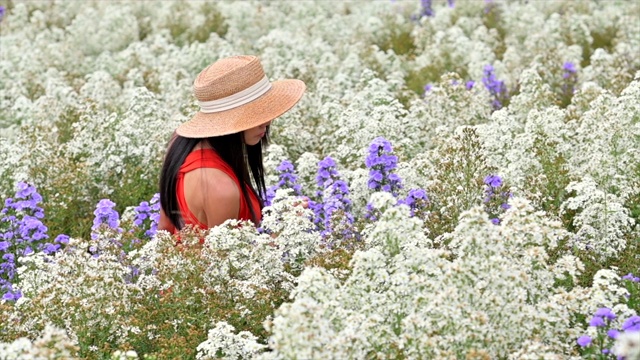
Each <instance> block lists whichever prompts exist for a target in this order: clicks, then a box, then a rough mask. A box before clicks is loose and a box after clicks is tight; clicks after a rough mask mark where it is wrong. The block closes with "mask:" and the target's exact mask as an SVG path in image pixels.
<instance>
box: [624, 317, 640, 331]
mask: <svg viewBox="0 0 640 360" xmlns="http://www.w3.org/2000/svg"><path fill="white" fill-rule="evenodd" d="M622 330H624V331H640V316H638V315H633V316H631V317H630V318H628V319H627V320H625V322H624V323H623V324H622Z"/></svg>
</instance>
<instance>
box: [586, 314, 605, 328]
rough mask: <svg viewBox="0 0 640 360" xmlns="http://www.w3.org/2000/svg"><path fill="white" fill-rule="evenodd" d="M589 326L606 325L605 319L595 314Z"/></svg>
mask: <svg viewBox="0 0 640 360" xmlns="http://www.w3.org/2000/svg"><path fill="white" fill-rule="evenodd" d="M589 326H595V327H601V326H605V323H604V319H603V318H601V317H600V316H594V317H592V318H591V321H589Z"/></svg>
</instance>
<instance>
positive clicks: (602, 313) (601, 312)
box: [593, 307, 616, 320]
mask: <svg viewBox="0 0 640 360" xmlns="http://www.w3.org/2000/svg"><path fill="white" fill-rule="evenodd" d="M593 315H595V316H599V317H601V318H604V319H607V320H613V319H615V318H616V314H614V313H613V311H611V309H609V308H606V307H603V308H599V309H598V310H596V312H595V313H594V314H593Z"/></svg>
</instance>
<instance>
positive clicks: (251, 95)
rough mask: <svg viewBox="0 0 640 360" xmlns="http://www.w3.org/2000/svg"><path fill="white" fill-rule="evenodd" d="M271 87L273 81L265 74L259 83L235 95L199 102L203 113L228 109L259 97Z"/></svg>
mask: <svg viewBox="0 0 640 360" xmlns="http://www.w3.org/2000/svg"><path fill="white" fill-rule="evenodd" d="M269 89H271V83H270V82H269V79H267V76H266V75H265V76H264V77H263V78H262V79H261V80H260V81H258V82H257V83H255V84H253V85H251V86H249V87H248V88H246V89H244V90H242V91H239V92H237V93H235V94H233V95H229V96H227V97H223V98H222V99H216V100H211V101H198V104H199V105H200V111H201V112H203V113H215V112H221V111H226V110H230V109H234V108H237V107H238V106H241V105H244V104H246V103H248V102H251V101H253V100H255V99H257V98H259V97H260V96H262V95H263V94H264V93H266V92H267V91H269Z"/></svg>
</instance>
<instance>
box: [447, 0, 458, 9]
mask: <svg viewBox="0 0 640 360" xmlns="http://www.w3.org/2000/svg"><path fill="white" fill-rule="evenodd" d="M447 4H448V5H449V7H450V8H452V7H454V6H456V4H455V2H454V0H447Z"/></svg>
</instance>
